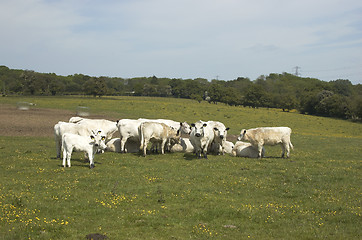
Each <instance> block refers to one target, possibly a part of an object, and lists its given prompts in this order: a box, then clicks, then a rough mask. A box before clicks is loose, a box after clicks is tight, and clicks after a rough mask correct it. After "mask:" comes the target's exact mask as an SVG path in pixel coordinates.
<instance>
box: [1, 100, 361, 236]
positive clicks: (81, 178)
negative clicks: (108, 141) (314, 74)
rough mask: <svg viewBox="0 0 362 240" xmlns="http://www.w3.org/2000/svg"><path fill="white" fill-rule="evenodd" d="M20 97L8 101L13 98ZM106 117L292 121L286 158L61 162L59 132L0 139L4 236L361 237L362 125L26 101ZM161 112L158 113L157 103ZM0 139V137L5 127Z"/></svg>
mask: <svg viewBox="0 0 362 240" xmlns="http://www.w3.org/2000/svg"><path fill="white" fill-rule="evenodd" d="M17 101H20V100H19V98H3V99H1V100H0V103H4V104H15V103H16V102H17ZM22 101H31V102H36V103H37V107H45V108H60V109H67V110H72V111H73V110H74V111H75V109H76V106H77V105H79V102H82V105H87V106H91V108H92V112H93V113H102V114H106V115H107V116H110V118H114V119H117V118H121V117H124V118H137V117H149V118H171V119H175V120H186V121H188V122H193V121H197V120H199V119H203V120H219V121H222V122H224V123H225V124H226V125H228V126H230V127H231V130H230V132H231V134H238V133H239V131H240V130H241V129H242V128H250V127H257V126H282V125H283V126H290V127H291V128H292V129H293V134H292V142H293V145H294V147H295V149H294V151H292V153H291V158H290V159H282V158H279V156H280V154H281V149H280V147H267V148H266V150H267V156H268V157H267V158H265V159H262V160H258V159H245V158H237V157H231V156H215V155H210V156H209V159H208V160H205V159H196V158H195V157H194V156H193V155H192V154H183V153H177V154H165V155H152V154H151V155H148V156H147V157H146V158H144V157H140V155H138V154H118V153H105V154H99V155H97V156H96V159H95V162H96V168H95V169H92V170H90V169H89V164H88V163H87V162H84V160H83V154H82V153H75V154H74V155H73V157H72V167H71V168H67V169H64V168H61V167H60V165H61V160H59V159H55V158H54V156H55V146H54V141H53V138H51V137H49V138H39V137H4V136H0V159H1V160H0V161H1V164H0V172H1V178H0V180H1V181H0V239H84V238H85V236H86V235H87V234H89V233H101V234H105V235H107V236H108V237H109V239H213V238H214V239H360V238H361V235H362V230H361V217H362V211H361V193H362V191H361V186H362V182H361V167H362V165H361V157H360V156H361V152H362V151H361V146H362V127H361V124H357V123H351V122H348V121H342V120H335V119H329V118H319V117H313V116H307V115H300V114H298V113H294V112H291V113H283V112H282V111H280V110H276V109H269V110H267V109H249V108H242V107H228V106H225V105H222V104H218V105H213V104H207V103H201V104H199V103H197V102H195V101H189V100H181V99H167V101H166V102H165V99H161V98H127V97H120V98H112V99H109V98H104V99H93V98H76V97H75V98H74V97H68V98H33V99H30V98H23V99H22ZM160 109H162V110H160ZM0 135H1V134H0Z"/></svg>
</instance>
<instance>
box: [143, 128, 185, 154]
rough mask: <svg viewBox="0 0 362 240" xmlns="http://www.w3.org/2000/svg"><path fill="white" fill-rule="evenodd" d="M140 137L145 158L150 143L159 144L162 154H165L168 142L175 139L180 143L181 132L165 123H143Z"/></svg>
mask: <svg viewBox="0 0 362 240" xmlns="http://www.w3.org/2000/svg"><path fill="white" fill-rule="evenodd" d="M139 135H140V139H141V149H143V156H146V154H147V145H148V143H149V142H152V144H157V143H158V144H159V145H160V148H161V153H162V154H164V153H165V150H164V148H165V144H166V142H167V140H169V139H173V140H175V141H176V142H178V141H179V139H180V136H179V131H178V130H177V129H174V128H172V127H170V126H167V125H166V124H164V123H158V122H143V123H141V125H140V127H139Z"/></svg>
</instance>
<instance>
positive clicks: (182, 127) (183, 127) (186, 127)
mask: <svg viewBox="0 0 362 240" xmlns="http://www.w3.org/2000/svg"><path fill="white" fill-rule="evenodd" d="M180 130H181V132H182V133H185V134H190V133H191V127H190V125H189V124H188V123H187V122H180Z"/></svg>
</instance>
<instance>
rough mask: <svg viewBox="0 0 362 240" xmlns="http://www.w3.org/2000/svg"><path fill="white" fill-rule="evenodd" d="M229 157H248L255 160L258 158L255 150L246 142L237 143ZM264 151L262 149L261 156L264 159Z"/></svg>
mask: <svg viewBox="0 0 362 240" xmlns="http://www.w3.org/2000/svg"><path fill="white" fill-rule="evenodd" d="M231 155H233V156H234V157H249V158H257V157H258V156H259V152H258V150H257V149H256V148H254V147H253V145H251V143H248V142H242V141H237V142H236V143H235V146H234V148H233V150H232V153H231ZM264 155H265V149H264V147H263V149H262V152H261V156H262V157H264Z"/></svg>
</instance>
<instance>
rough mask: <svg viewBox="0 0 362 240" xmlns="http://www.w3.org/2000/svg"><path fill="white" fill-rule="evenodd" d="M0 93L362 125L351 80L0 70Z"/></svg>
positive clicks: (361, 94)
mask: <svg viewBox="0 0 362 240" xmlns="http://www.w3.org/2000/svg"><path fill="white" fill-rule="evenodd" d="M0 89H1V93H2V95H3V96H5V95H15V94H17V95H49V96H55V95H74V94H84V95H90V96H94V97H96V96H98V97H101V96H104V95H121V96H122V95H124V96H127V95H134V96H157V97H175V98H189V99H194V100H196V101H198V102H201V101H202V100H207V101H208V102H210V103H214V104H217V103H219V102H221V103H226V104H228V105H232V106H237V105H243V106H246V107H252V108H258V107H268V108H281V109H283V111H289V110H291V109H297V110H298V111H300V112H301V113H303V114H313V115H320V116H328V117H336V118H343V119H354V120H358V121H361V119H362V85H361V84H357V85H352V83H351V82H350V81H349V80H344V79H338V80H333V81H330V82H325V81H321V80H318V79H315V78H302V77H298V76H295V75H292V74H289V73H282V74H275V73H271V74H269V76H260V77H258V78H257V79H256V80H254V81H251V80H250V79H249V78H243V77H239V78H237V79H234V80H229V81H222V80H212V81H208V80H207V79H204V78H196V79H179V78H173V79H169V78H157V77H156V76H152V77H137V78H130V79H124V78H118V77H105V76H101V77H92V76H87V75H83V74H74V75H69V76H58V75H56V74H54V73H37V72H34V71H30V70H16V69H9V68H8V67H6V66H0Z"/></svg>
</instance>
